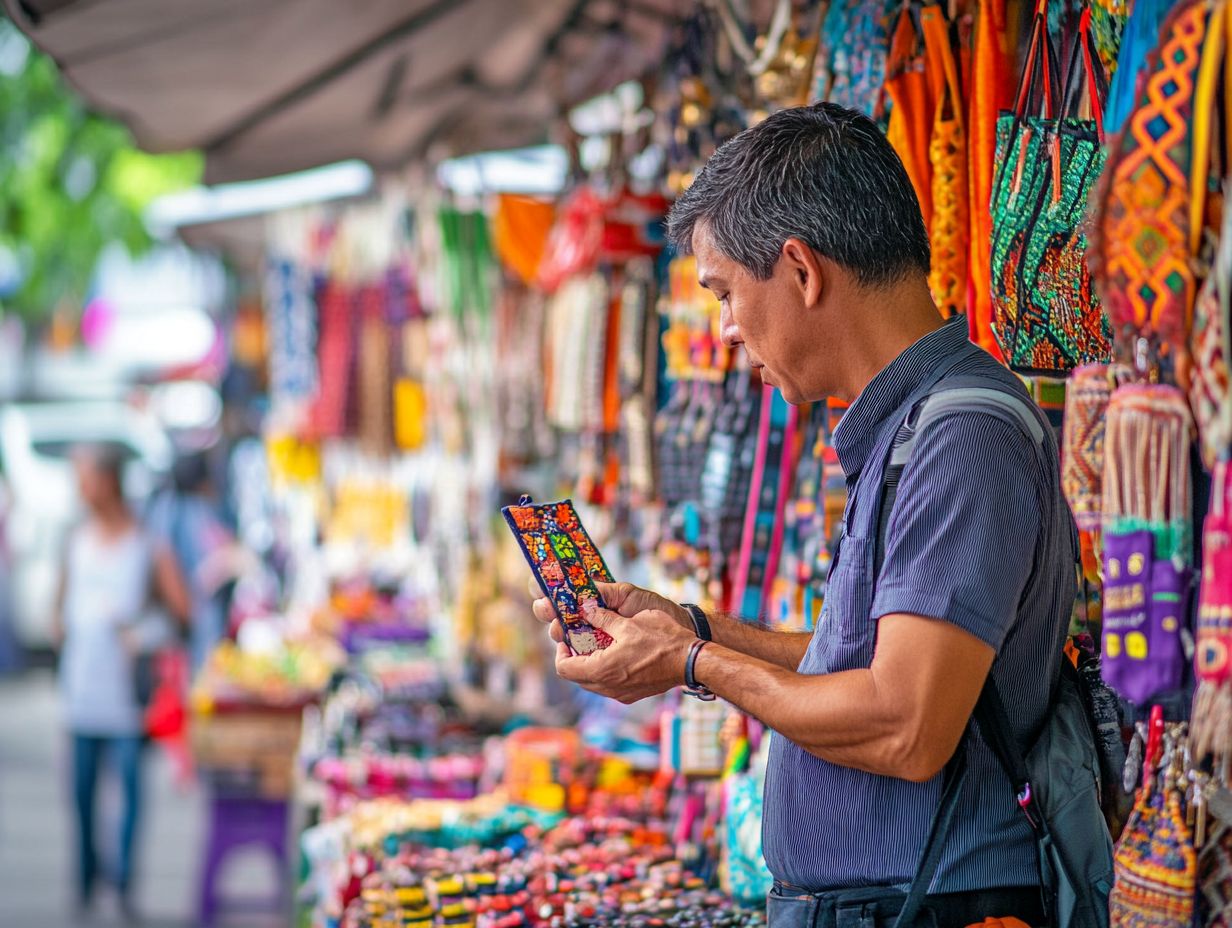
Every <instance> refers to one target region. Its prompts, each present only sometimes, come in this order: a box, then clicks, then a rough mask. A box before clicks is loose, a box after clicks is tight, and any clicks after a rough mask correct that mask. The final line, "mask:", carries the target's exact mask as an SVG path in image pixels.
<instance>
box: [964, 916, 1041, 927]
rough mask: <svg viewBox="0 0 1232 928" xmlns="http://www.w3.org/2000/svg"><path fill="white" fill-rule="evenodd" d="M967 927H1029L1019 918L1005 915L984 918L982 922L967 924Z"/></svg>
mask: <svg viewBox="0 0 1232 928" xmlns="http://www.w3.org/2000/svg"><path fill="white" fill-rule="evenodd" d="M967 928H1031V926H1030V925H1028V924H1027V923H1026V922H1024V921H1022V920H1021V919H1017V918H1013V917H1012V916H1008V915H1007V916H1005V917H1003V918H986V919H984V920H983V921H982V922H976V923H975V924H972V925H968V926H967Z"/></svg>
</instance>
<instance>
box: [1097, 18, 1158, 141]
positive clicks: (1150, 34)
mask: <svg viewBox="0 0 1232 928" xmlns="http://www.w3.org/2000/svg"><path fill="white" fill-rule="evenodd" d="M1173 5H1174V0H1133V3H1131V4H1130V6H1131V10H1130V14H1129V21H1128V22H1127V23H1126V25H1125V28H1124V30H1122V35H1121V45H1120V48H1119V50H1118V52H1117V66H1116V73H1115V74H1113V75H1112V86H1111V87H1110V88H1109V90H1108V105H1107V108H1106V111H1105V114H1104V128H1105V131H1106V132H1107V133H1108V135H1109V136H1112V135H1115V134H1116V133H1117V132H1120V131H1121V127H1122V126H1124V125H1125V120H1127V119H1128V118H1129V114H1130V113H1131V112H1132V111H1133V108H1134V96H1135V94H1137V92H1138V80H1139V77H1140V76H1141V75H1142V73H1143V71H1145V70H1146V68H1147V65H1148V61H1149V56H1150V55H1151V53H1152V52H1154V51H1155V50H1156V49H1157V48H1158V46H1159V30H1160V29H1161V28H1162V27H1163V24H1164V22H1165V21H1166V20H1167V18H1168V12H1169V11H1170V10H1171V9H1172V7H1173ZM1109 73H1111V72H1109Z"/></svg>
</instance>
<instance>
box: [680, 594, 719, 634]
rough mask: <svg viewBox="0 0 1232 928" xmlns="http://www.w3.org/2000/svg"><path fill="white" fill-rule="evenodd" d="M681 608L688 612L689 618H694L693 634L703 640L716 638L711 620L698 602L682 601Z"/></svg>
mask: <svg viewBox="0 0 1232 928" xmlns="http://www.w3.org/2000/svg"><path fill="white" fill-rule="evenodd" d="M680 608H681V609H683V610H684V611H685V612H687V613H688V614H689V618H690V619H692V620H693V634H695V635H697V637H698V638H700V639H701V640H702V641H713V640H714V635H713V634H712V633H711V631H710V620H709V619H708V618H706V613H705V612H703V611H702V607H701V606H699V605H697V603H681V604H680Z"/></svg>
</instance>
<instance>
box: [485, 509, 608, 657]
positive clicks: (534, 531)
mask: <svg viewBox="0 0 1232 928" xmlns="http://www.w3.org/2000/svg"><path fill="white" fill-rule="evenodd" d="M501 515H503V516H504V517H505V521H506V522H508V523H509V528H510V529H511V530H512V531H513V534H514V537H515V538H517V540H518V544H519V545H520V546H521V548H522V553H523V554H524V555H525V556H526V560H527V562H528V563H529V564H530V568H531V570H532V571H534V574H535V578H536V579H537V580H538V581H539V587H540V589H542V590H543V595H544V596H546V597H547V598H548V599H550V600H551V601H552V605H553V606H554V607H555V608H556V615H557V616H558V617H559V619H560V624H561V627H562V628H563V629H564V633H565V644H566V645H567V646H568V647H569V650H570V651H572V652H573V653H574V654H592V653H594V652H595V651H599V650H602V649H603V648H606V647H607V646H608V645H609V644H611V643H612V638H611V636H610V635H609V634H608V633H607V632H605V631H603V630H602V629H598V628H595V627H594V626H592V625H591V624H590V623H589V622H587V621H586V619H585V617H584V616H585V609H586V608H589V607H586V605H585V604H586V603H587V602H593V603H594V604H595V605H597V606H599V607H602V606H603V605H604V604H603V597H602V596H601V595H600V594H599V590H598V588H597V587H596V586H595V581H596V580H598V581H600V582H603V583H612V582H614V578H613V577H612V572H611V571H610V570H608V567H607V564H606V563H605V562H604V560H603V555H601V554H600V553H599V549H598V548H596V547H595V544H594V542H593V541H592V540H591V538H590V535H589V534H588V533H587V531H586V529H585V528H584V527H583V526H582V520H581V519H579V518H578V514H577V510H576V509H574V508H573V501H572V500H567V499H566V500H561V501H560V502H556V503H541V504H538V505H535V504H534V503H532V501H531V498H530V497H529V496H523V497H522V498H521V499H520V500H519V501H518V505H516V506H506V507H505V508H503V509H502V510H501Z"/></svg>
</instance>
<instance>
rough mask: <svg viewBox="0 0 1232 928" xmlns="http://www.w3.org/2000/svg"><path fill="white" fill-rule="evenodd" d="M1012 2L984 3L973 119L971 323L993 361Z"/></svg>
mask: <svg viewBox="0 0 1232 928" xmlns="http://www.w3.org/2000/svg"><path fill="white" fill-rule="evenodd" d="M1006 27H1007V17H1006V0H981V2H980V4H979V10H978V13H977V15H976V27H975V29H976V31H975V52H974V59H973V64H972V74H971V99H970V105H971V113H970V118H969V119H968V121H967V130H968V131H967V139H968V146H969V151H970V157H969V159H968V183H969V185H970V188H971V199H970V205H971V209H970V217H971V241H970V249H971V260H970V273H971V290H972V300H971V305H970V306H969V308H968V316H967V322H968V325H969V327H970V331H971V340H972V341H973V342H975V343H976V344H977V345H979V346H980V347H981V348H983V349H984V350H986V351H988V352H990V353H991V354H992V355H993V357H996V358H1000V357H1001V349H1000V347H999V346H998V345H997V339H996V337H995V336H994V335H993V331H992V290H991V287H992V210H991V209H990V204H991V202H992V179H993V167H994V161H995V160H996V148H997V113H998V112H1000V110H1002V109H1003V108H1006V107H1008V106H1009V105H1010V103H1011V102H1012V100H1013V96H1014V88H1013V86H1012V67H1011V64H1010V61H1009V48H1010V45H1009V39H1008V35H1007V28H1006Z"/></svg>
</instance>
